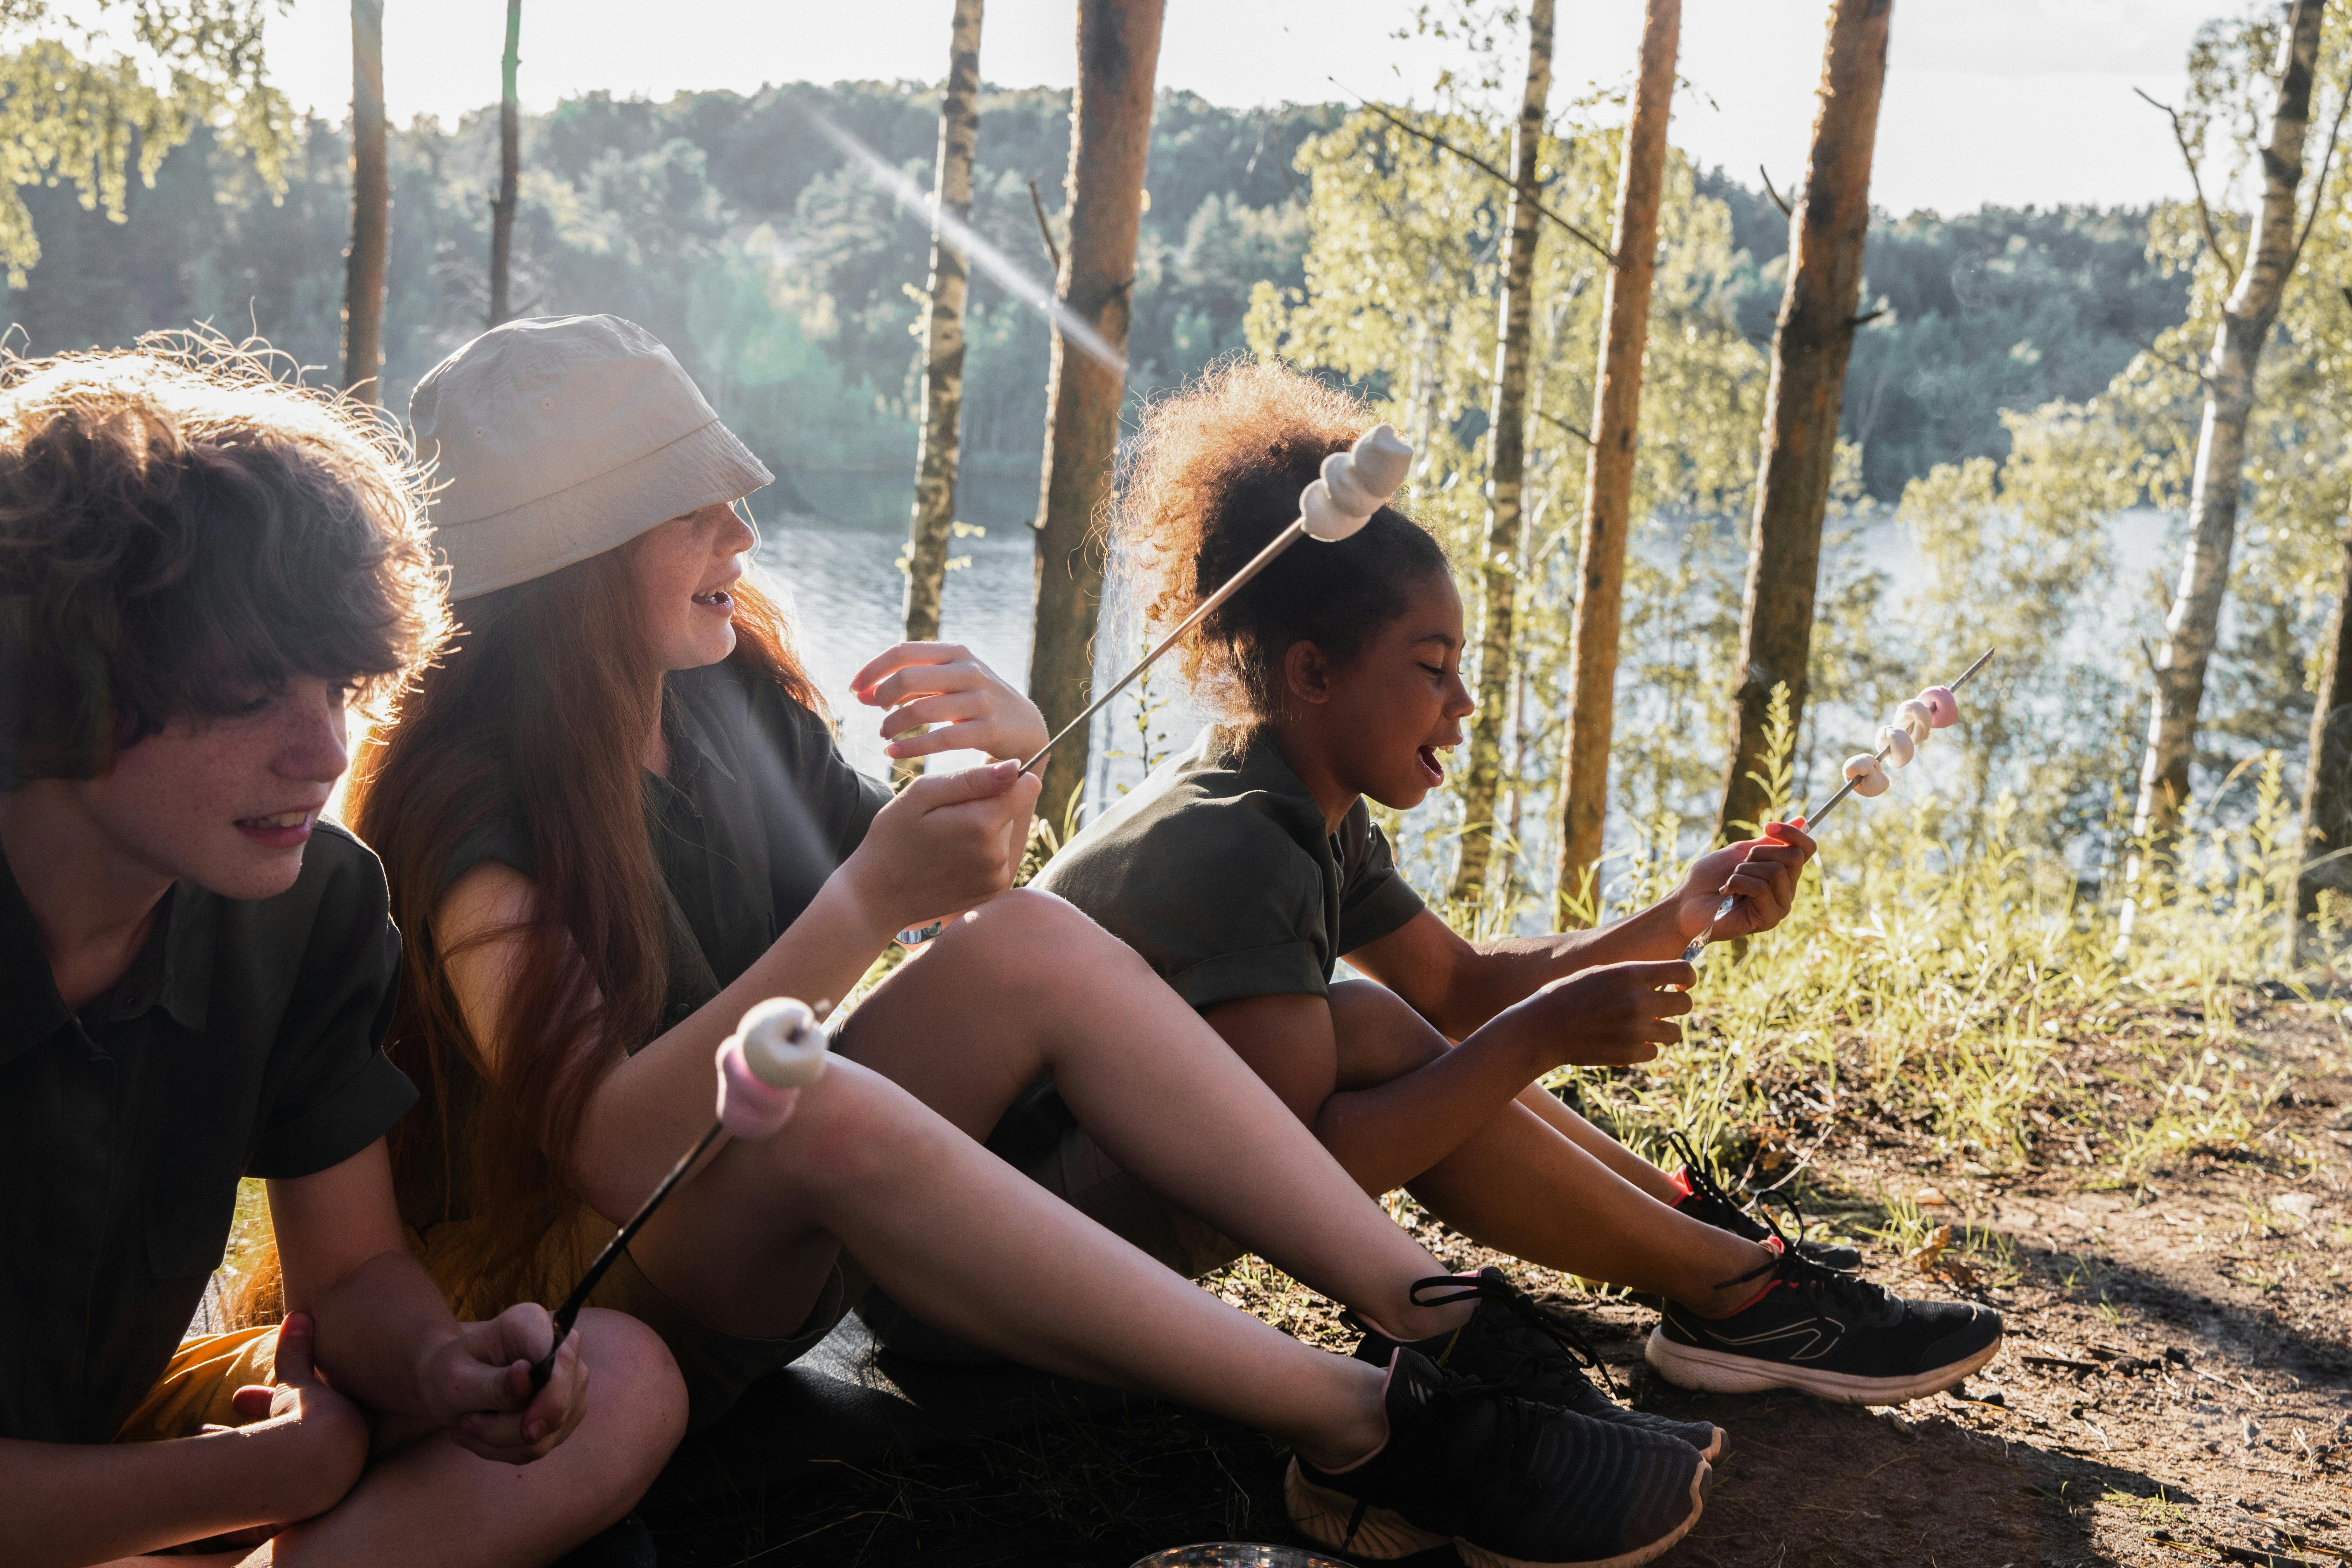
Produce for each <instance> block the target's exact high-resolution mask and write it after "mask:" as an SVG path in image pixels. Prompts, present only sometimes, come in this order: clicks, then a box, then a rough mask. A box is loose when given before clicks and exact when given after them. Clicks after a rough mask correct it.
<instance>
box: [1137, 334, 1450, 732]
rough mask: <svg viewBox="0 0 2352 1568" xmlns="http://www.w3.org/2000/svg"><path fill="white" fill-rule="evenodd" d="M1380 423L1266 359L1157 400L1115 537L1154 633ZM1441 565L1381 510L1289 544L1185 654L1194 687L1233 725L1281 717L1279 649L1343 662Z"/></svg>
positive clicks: (1236, 363)
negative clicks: (1328, 537)
mask: <svg viewBox="0 0 2352 1568" xmlns="http://www.w3.org/2000/svg"><path fill="white" fill-rule="evenodd" d="M1373 423H1374V420H1373V417H1372V412H1371V409H1370V407H1369V406H1368V405H1366V404H1365V403H1364V402H1363V400H1361V399H1360V398H1358V397H1354V396H1351V395H1349V394H1348V393H1345V392H1342V391H1340V390H1339V389H1338V388H1336V387H1332V386H1328V385H1326V384H1323V383H1321V382H1319V381H1316V380H1313V379H1311V378H1310V377H1307V376H1304V375H1301V374H1298V373H1297V371H1294V370H1292V369H1290V368H1289V367H1288V366H1286V365H1282V364H1277V363H1271V362H1268V361H1262V360H1246V359H1237V360H1230V361H1227V362H1226V363H1223V364H1219V365H1213V366H1212V367H1211V368H1210V369H1209V370H1208V371H1206V372H1205V373H1203V374H1202V375H1201V376H1200V377H1198V378H1197V379H1196V380H1194V381H1193V382H1192V383H1191V384H1189V385H1187V386H1186V387H1185V388H1184V389H1183V390H1182V391H1181V392H1180V393H1177V394H1175V395H1171V396H1169V397H1164V398H1161V399H1160V400H1159V401H1158V402H1156V403H1154V404H1152V405H1151V406H1150V408H1149V409H1147V410H1146V411H1145V413H1144V416H1143V426H1142V429H1141V430H1140V432H1139V434H1138V436H1137V437H1136V442H1135V448H1134V449H1135V457H1134V459H1133V462H1134V466H1133V468H1132V469H1131V470H1130V472H1129V477H1128V480H1127V485H1126V488H1125V490H1124V492H1123V493H1122V495H1121V497H1120V500H1119V502H1118V507H1117V509H1116V510H1114V512H1113V513H1112V517H1111V524H1110V531H1111V538H1112V541H1113V543H1114V544H1115V545H1116V546H1117V547H1118V549H1119V551H1120V552H1121V555H1122V558H1123V560H1124V562H1125V570H1126V571H1127V572H1128V574H1129V575H1130V576H1131V577H1132V578H1133V579H1134V581H1135V582H1136V583H1137V584H1138V585H1139V587H1140V589H1141V590H1142V597H1143V606H1144V617H1145V621H1146V623H1147V625H1148V626H1150V628H1151V629H1152V630H1153V631H1155V632H1157V631H1164V630H1166V629H1168V628H1171V627H1173V626H1176V625H1177V624H1179V623H1180V622H1181V621H1182V620H1183V619H1184V617H1185V616H1189V615H1191V614H1192V611H1193V610H1194V609H1195V608H1196V607H1198V605H1200V603H1201V601H1202V600H1203V599H1205V598H1207V597H1208V596H1209V595H1211V594H1213V593H1215V592H1216V591H1217V589H1218V588H1219V587H1220V586H1221V585H1223V583H1224V582H1225V580H1226V579H1227V578H1229V577H1231V576H1232V575H1233V574H1234V572H1236V571H1238V570H1239V569H1240V568H1241V567H1242V566H1243V565H1244V563H1247V562H1248V561H1249V559H1250V557H1252V556H1254V555H1255V554H1256V553H1257V552H1259V551H1261V550H1263V549H1265V546H1266V544H1267V543H1268V542H1271V541H1272V540H1273V538H1274V536H1275V535H1276V534H1277V533H1279V532H1281V531H1283V530H1284V529H1286V528H1287V527H1289V526H1290V523H1291V521H1292V520H1293V519H1295V518H1296V517H1297V515H1298V493H1299V492H1300V491H1301V490H1303V489H1306V488H1307V485H1309V484H1310V483H1312V482H1313V481H1314V479H1315V478H1316V476H1317V474H1318V471H1319V470H1320V469H1321V468H1322V466H1323V459H1324V458H1328V457H1329V456H1330V455H1331V454H1332V453H1334V452H1344V451H1346V450H1347V449H1348V448H1349V447H1350V446H1352V445H1353V444H1354V443H1355V440H1356V438H1357V437H1359V436H1361V435H1362V434H1363V433H1364V432H1365V431H1366V430H1368V429H1370V428H1371V426H1372V425H1373ZM1445 570H1446V564H1445V552H1444V550H1443V549H1441V548H1440V547H1439V545H1438V542H1437V541H1436V540H1434V539H1433V538H1431V537H1430V535H1429V533H1428V531H1426V530H1424V529H1423V528H1422V527H1421V526H1420V524H1418V523H1416V522H1414V521H1412V519H1411V518H1408V517H1407V516H1405V515H1404V513H1402V512H1401V511H1399V510H1396V509H1395V508H1393V507H1382V508H1381V510H1379V511H1377V512H1375V513H1373V514H1372V520H1371V521H1370V522H1368V523H1366V524H1365V525H1364V526H1363V528H1362V529H1360V530H1359V531H1357V532H1356V534H1355V535H1354V536H1353V537H1351V538H1349V539H1344V540H1341V541H1339V542H1337V543H1332V544H1324V543H1318V542H1313V541H1308V542H1302V543H1299V544H1296V545H1294V546H1292V547H1291V548H1290V549H1288V550H1286V551H1285V552H1283V553H1282V554H1281V555H1279V556H1277V557H1276V559H1275V561H1274V563H1273V564H1272V565H1270V566H1268V567H1267V568H1266V569H1265V571H1264V572H1262V573H1260V574H1258V575H1257V576H1256V577H1255V578H1254V579H1252V581H1251V583H1250V584H1249V586H1248V587H1246V588H1244V589H1243V590H1242V591H1241V592H1240V593H1239V594H1236V595H1234V597H1233V598H1231V599H1229V600H1227V601H1226V602H1225V603H1224V604H1223V605H1222V606H1220V607H1219V608H1218V610H1217V611H1216V613H1215V614H1213V615H1212V616H1210V617H1209V618H1208V619H1207V620H1205V621H1203V622H1202V623H1201V626H1200V629H1199V630H1198V631H1196V632H1194V633H1193V634H1192V637H1190V638H1189V639H1187V641H1186V643H1185V645H1184V646H1183V647H1181V648H1180V649H1178V650H1177V653H1176V658H1177V659H1178V668H1179V669H1180V670H1181V673H1182V676H1183V679H1184V681H1185V683H1186V685H1187V686H1189V687H1190V688H1191V689H1192V693H1193V696H1194V697H1195V699H1196V700H1199V701H1200V702H1201V703H1202V705H1203V706H1204V707H1205V708H1207V709H1208V710H1210V711H1211V712H1213V713H1214V714H1216V715H1217V716H1218V717H1219V718H1221V719H1223V720H1225V721H1228V722H1236V723H1241V724H1244V725H1256V724H1263V723H1265V722H1267V721H1271V720H1273V719H1274V718H1276V716H1277V715H1278V714H1279V713H1280V712H1281V710H1282V674H1281V671H1282V656H1283V654H1284V653H1285V652H1286V650H1287V649H1288V648H1289V647H1290V646H1291V645H1292V644H1293V643H1298V642H1310V643H1313V644H1314V645H1315V646H1316V647H1318V648H1320V649H1321V650H1322V651H1323V652H1324V654H1325V655H1326V656H1328V658H1331V659H1332V660H1333V661H1334V662H1335V663H1338V664H1340V665H1343V666H1344V665H1345V664H1346V663H1347V662H1348V661H1349V660H1350V659H1352V658H1355V657H1356V655H1357V654H1359V653H1360V652H1361V651H1362V649H1363V646H1364V643H1365V641H1366V640H1367V639H1368V638H1369V637H1370V635H1371V634H1372V633H1373V632H1374V631H1376V630H1377V629H1379V628H1380V627H1381V626H1383V625H1385V624H1386V623H1387V622H1389V621H1392V620H1394V619H1395V618H1396V617H1397V616H1401V615H1402V614H1404V610H1405V605H1406V602H1407V594H1406V590H1407V587H1408V586H1409V585H1410V584H1412V583H1413V582H1415V581H1417V580H1419V579H1420V578H1422V577H1423V576H1424V575H1426V574H1430V573H1443V572H1444V571H1445Z"/></svg>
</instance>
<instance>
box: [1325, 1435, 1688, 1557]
mask: <svg viewBox="0 0 2352 1568" xmlns="http://www.w3.org/2000/svg"><path fill="white" fill-rule="evenodd" d="M1714 1482H1715V1472H1714V1470H1713V1469H1712V1468H1710V1467H1709V1466H1708V1465H1707V1462H1706V1460H1705V1459H1701V1460H1700V1461H1699V1462H1698V1469H1697V1471H1696V1473H1695V1474H1693V1475H1692V1477H1691V1491H1690V1504H1691V1506H1690V1512H1689V1513H1687V1514H1685V1515H1684V1516H1683V1519H1682V1521H1681V1522H1680V1523H1678V1524H1676V1525H1675V1527H1674V1529H1672V1530H1670V1531H1667V1532H1666V1533H1665V1534H1664V1535H1662V1536H1660V1537H1658V1539H1657V1540H1655V1541H1652V1542H1646V1543H1644V1544H1643V1545H1641V1546H1637V1547H1635V1548H1633V1550H1632V1551H1631V1552H1619V1553H1618V1554H1617V1555H1615V1556H1614V1557H1580V1558H1574V1559H1569V1558H1541V1559H1538V1558H1532V1557H1507V1556H1505V1555H1504V1554H1503V1553H1502V1552H1493V1551H1489V1550H1488V1549H1487V1548H1486V1547H1484V1546H1480V1545H1478V1544H1477V1543H1476V1542H1471V1541H1465V1540H1464V1539H1463V1538H1462V1537H1460V1536H1458V1535H1438V1534H1434V1533H1433V1532H1431V1531H1426V1530H1423V1529H1422V1528H1421V1527H1420V1526H1419V1525H1417V1524H1414V1523H1412V1522H1411V1521H1408V1520H1406V1519H1405V1517H1404V1516H1403V1515H1402V1514H1400V1513H1394V1512H1391V1510H1388V1509H1384V1508H1363V1505H1362V1504H1360V1503H1359V1502H1358V1501H1357V1500H1355V1499H1354V1498H1351V1497H1349V1496H1348V1495H1347V1494H1346V1493H1345V1492H1335V1491H1333V1490H1331V1489H1329V1488H1328V1487H1318V1486H1317V1485H1316V1484H1315V1483H1314V1482H1313V1481H1310V1480H1308V1479H1307V1477H1306V1476H1305V1475H1304V1474H1303V1473H1302V1472H1301V1471H1300V1470H1299V1468H1298V1461H1297V1459H1293V1460H1291V1461H1290V1468H1289V1470H1288V1471H1287V1472H1286V1473H1285V1474H1284V1476H1283V1478H1282V1498H1283V1501H1284V1502H1285V1503H1286V1504H1288V1505H1289V1509H1290V1522H1291V1524H1292V1526H1293V1527H1295V1528H1296V1529H1297V1531H1298V1533H1299V1534H1301V1535H1304V1536H1305V1537H1307V1540H1309V1541H1312V1542H1315V1544H1317V1545H1318V1546H1320V1547H1323V1548H1325V1549H1326V1550H1327V1551H1331V1552H1347V1553H1348V1554H1349V1555H1350V1556H1354V1557H1369V1558H1372V1559H1374V1560H1376V1561H1379V1562H1383V1563H1385V1562H1391V1561H1393V1560H1395V1559H1397V1558H1400V1557H1411V1556H1412V1555H1413V1554H1414V1553H1416V1552H1428V1551H1431V1550H1432V1549H1433V1548H1436V1547H1440V1546H1447V1545H1450V1546H1452V1547H1453V1548H1454V1552H1456V1553H1457V1554H1458V1555H1459V1556H1460V1557H1461V1559H1462V1562H1463V1563H1464V1564H1465V1568H1639V1565H1640V1564H1641V1563H1647V1562H1650V1561H1651V1560H1652V1559H1654V1558H1656V1557H1660V1556H1663V1555H1664V1553H1665V1552H1669V1551H1671V1550H1673V1548H1674V1546H1675V1542H1678V1541H1680V1540H1682V1538H1683V1537H1684V1536H1685V1535H1688V1534H1689V1533H1690V1529H1691V1526H1692V1525H1694V1524H1696V1523H1697V1522H1698V1516H1699V1514H1700V1513H1701V1512H1702V1511H1703V1510H1705V1509H1706V1489H1707V1488H1708V1487H1710V1486H1712V1485H1713V1484H1714ZM1360 1508H1363V1517H1362V1518H1361V1519H1360V1520H1359V1519H1358V1518H1357V1517H1356V1515H1357V1510H1358V1509H1360Z"/></svg>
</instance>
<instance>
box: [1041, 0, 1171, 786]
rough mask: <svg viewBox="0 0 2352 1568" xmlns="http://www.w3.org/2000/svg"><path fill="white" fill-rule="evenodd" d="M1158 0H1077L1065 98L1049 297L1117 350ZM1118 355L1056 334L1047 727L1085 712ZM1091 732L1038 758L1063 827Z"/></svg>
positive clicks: (1045, 514) (1046, 592)
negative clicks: (1058, 241) (1059, 207)
mask: <svg viewBox="0 0 2352 1568" xmlns="http://www.w3.org/2000/svg"><path fill="white" fill-rule="evenodd" d="M1162 7H1163V0H1078V86H1077V90H1076V93H1075V94H1073V95H1072V100H1071V104H1070V173H1069V184H1068V189H1069V237H1068V242H1067V244H1066V246H1065V247H1064V248H1063V251H1062V273H1061V279H1060V284H1059V288H1058V289H1056V294H1057V297H1058V298H1059V300H1060V302H1061V304H1062V306H1063V308H1064V309H1065V310H1067V311H1069V312H1070V313H1071V314H1073V315H1075V316H1076V317H1077V318H1078V319H1079V320H1080V321H1084V322H1086V323H1087V324H1088V325H1089V326H1091V327H1092V328H1093V329H1094V331H1096V332H1097V334H1098V335H1099V336H1100V337H1101V338H1102V340H1103V341H1104V342H1106V343H1108V345H1109V347H1110V348H1111V350H1112V351H1113V352H1114V353H1117V354H1119V355H1121V356H1124V355H1125V353H1127V329H1128V321H1129V316H1130V314H1131V312H1132V310H1133V307H1134V300H1133V297H1132V296H1133V291H1134V288H1135V247H1136V237H1137V230H1138V227H1139V225H1140V223H1141V222H1142V218H1143V170H1144V159H1145V156H1146V154H1147V153H1149V152H1150V146H1151V82H1152V76H1153V73H1154V72H1155V71H1156V70H1157V69H1158V68H1159V63H1160V17H1161V13H1162ZM1125 388H1126V371H1125V365H1124V363H1123V360H1122V362H1121V363H1109V364H1106V363H1103V362H1102V361H1101V360H1099V359H1097V358H1096V357H1095V356H1094V355H1092V354H1090V353H1086V352H1085V351H1084V350H1080V351H1079V352H1076V353H1072V352H1070V347H1069V345H1068V343H1067V342H1065V340H1064V337H1063V334H1062V333H1061V332H1060V331H1058V330H1057V331H1055V333H1054V348H1053V360H1052V363H1051V366H1050V368H1049V369H1048V371H1047V373H1046V380H1045V473H1044V476H1043V479H1041V481H1040V483H1039V486H1038V496H1037V522H1036V531H1037V601H1036V625H1035V629H1034V632H1033V634H1032V637H1031V641H1030V654H1029V697H1030V700H1032V701H1034V702H1035V703H1036V704H1037V706H1038V708H1039V709H1040V710H1042V711H1043V712H1044V713H1045V727H1046V730H1047V731H1048V732H1049V733H1054V732H1058V731H1060V730H1061V728H1062V726H1063V725H1064V724H1066V723H1068V722H1069V721H1071V720H1073V719H1075V718H1076V717H1077V716H1078V715H1079V714H1080V713H1081V712H1083V711H1085V710H1086V706H1087V701H1088V700H1089V697H1090V694H1091V693H1092V691H1093V689H1094V639H1095V623H1096V619H1097V616H1098V615H1099V614H1100V612H1101V607H1102V577H1103V558H1102V547H1101V542H1100V539H1099V538H1098V537H1097V533H1096V530H1095V521H1096V518H1097V515H1098V513H1099V512H1100V510H1101V509H1102V507H1103V504H1104V503H1105V502H1106V501H1107V500H1108V499H1109V496H1110V487H1111V470H1112V465H1113V463H1114V461H1115V460H1116V458H1117V457H1118V407H1119V399H1120V397H1121V396H1122V395H1123V394H1124V392H1125ZM1088 745H1089V738H1088V737H1087V736H1086V735H1083V734H1081V735H1073V736H1072V737H1070V739H1068V740H1066V741H1065V742H1062V743H1061V744H1060V745H1058V746H1056V747H1055V748H1054V752H1053V755H1052V756H1050V757H1049V758H1047V759H1046V762H1045V793H1044V794H1043V795H1041V796H1040V797H1039V800H1038V807H1037V809H1038V813H1039V815H1040V816H1043V817H1045V820H1046V821H1048V822H1051V823H1055V824H1057V825H1058V824H1059V823H1060V822H1061V820H1062V818H1063V816H1064V814H1065V813H1066V811H1067V810H1068V807H1069V803H1070V799H1071V797H1072V796H1073V795H1076V793H1077V792H1078V791H1079V789H1080V788H1082V787H1083V786H1084V785H1085V784H1086V778H1087V749H1088Z"/></svg>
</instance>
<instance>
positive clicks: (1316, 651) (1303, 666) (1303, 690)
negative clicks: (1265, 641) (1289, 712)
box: [1282, 642, 1331, 702]
mask: <svg viewBox="0 0 2352 1568" xmlns="http://www.w3.org/2000/svg"><path fill="white" fill-rule="evenodd" d="M1282 688H1283V690H1284V691H1286V693H1288V694H1289V696H1290V697H1291V698H1292V699H1293V700H1296V701H1299V702H1328V701H1329V700H1331V661H1330V660H1329V659H1328V658H1324V657H1323V650H1322V649H1321V648H1319V647H1316V646H1315V645H1314V644H1313V643H1311V642H1295V643H1292V644H1291V645H1290V646H1289V647H1286V648H1285V649H1283V651H1282Z"/></svg>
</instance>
